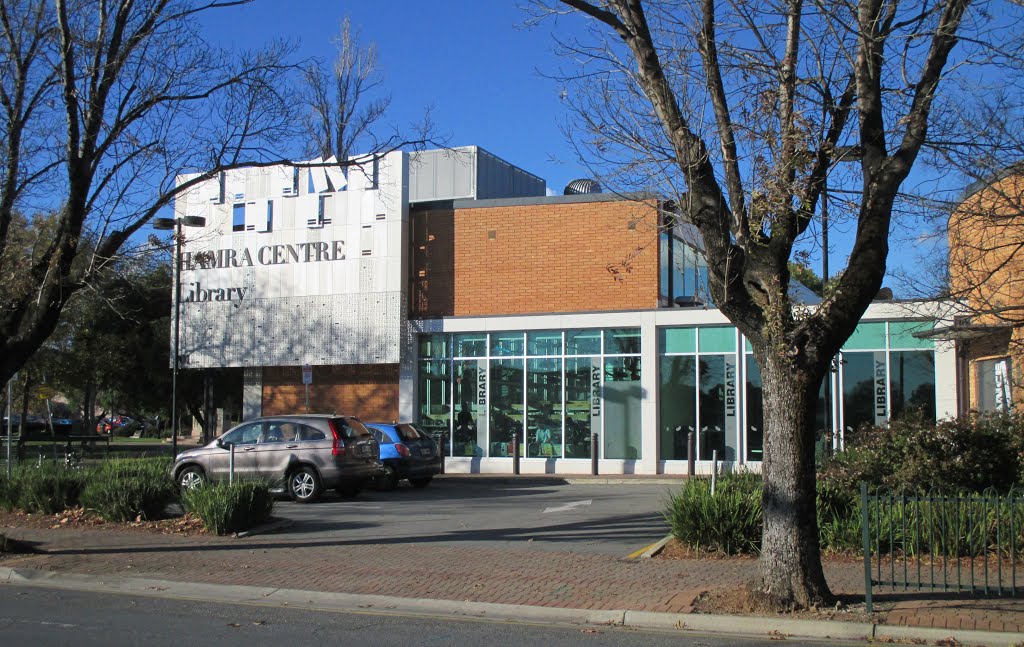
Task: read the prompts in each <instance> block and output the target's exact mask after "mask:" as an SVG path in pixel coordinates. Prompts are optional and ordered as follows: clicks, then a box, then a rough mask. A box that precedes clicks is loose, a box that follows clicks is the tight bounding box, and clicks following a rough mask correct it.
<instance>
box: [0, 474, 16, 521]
mask: <svg viewBox="0 0 1024 647" xmlns="http://www.w3.org/2000/svg"><path fill="white" fill-rule="evenodd" d="M17 507H18V488H17V487H16V486H15V480H14V478H13V476H12V478H6V477H5V478H3V479H0V510H3V511H4V512H10V511H11V510H14V509H15V508H17Z"/></svg>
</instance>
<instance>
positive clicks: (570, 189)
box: [563, 179, 601, 195]
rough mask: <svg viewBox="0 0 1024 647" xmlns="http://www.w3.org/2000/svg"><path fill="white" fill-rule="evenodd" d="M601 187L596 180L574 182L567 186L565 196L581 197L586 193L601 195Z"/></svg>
mask: <svg viewBox="0 0 1024 647" xmlns="http://www.w3.org/2000/svg"><path fill="white" fill-rule="evenodd" d="M600 192H601V185H600V184H598V183H597V181H596V180H590V179H581V180H573V181H572V182H570V183H569V184H566V185H565V191H564V192H563V194H564V195H581V194H584V193H600Z"/></svg>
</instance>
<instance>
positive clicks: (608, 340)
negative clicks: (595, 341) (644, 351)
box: [604, 328, 640, 355]
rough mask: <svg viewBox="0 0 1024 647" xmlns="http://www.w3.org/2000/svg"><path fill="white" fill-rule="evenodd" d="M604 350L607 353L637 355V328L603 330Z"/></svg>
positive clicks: (638, 334) (638, 338)
mask: <svg viewBox="0 0 1024 647" xmlns="http://www.w3.org/2000/svg"><path fill="white" fill-rule="evenodd" d="M604 352H605V353H607V354H609V355H638V354H639V353H640V329H639V328H611V329H609V330H606V331H604Z"/></svg>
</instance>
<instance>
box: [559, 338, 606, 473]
mask: <svg viewBox="0 0 1024 647" xmlns="http://www.w3.org/2000/svg"><path fill="white" fill-rule="evenodd" d="M600 393H601V358H600V357H570V358H569V359H566V360H565V407H566V416H565V457H566V458H590V434H591V433H593V432H595V431H599V429H600V420H601V401H600ZM594 397H596V398H598V401H597V402H592V398H594ZM595 421H596V423H597V424H595Z"/></svg>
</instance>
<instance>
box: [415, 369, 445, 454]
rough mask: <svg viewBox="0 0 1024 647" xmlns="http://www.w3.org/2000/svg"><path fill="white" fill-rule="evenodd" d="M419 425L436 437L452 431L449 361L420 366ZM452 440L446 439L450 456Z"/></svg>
mask: <svg viewBox="0 0 1024 647" xmlns="http://www.w3.org/2000/svg"><path fill="white" fill-rule="evenodd" d="M419 368H420V370H419V401H420V411H419V413H420V415H419V423H420V424H421V425H422V426H423V428H424V429H426V430H427V433H429V434H431V435H434V436H435V437H436V436H438V435H439V434H442V433H448V432H450V431H451V419H452V407H451V395H450V391H449V389H451V373H450V370H451V369H450V365H449V363H448V360H425V361H421V362H420V366H419ZM450 440H451V439H450V438H446V439H445V443H444V445H445V447H444V452H445V454H444V455H445V456H449V455H450V454H448V453H447V452H448V449H449V442H450Z"/></svg>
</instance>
